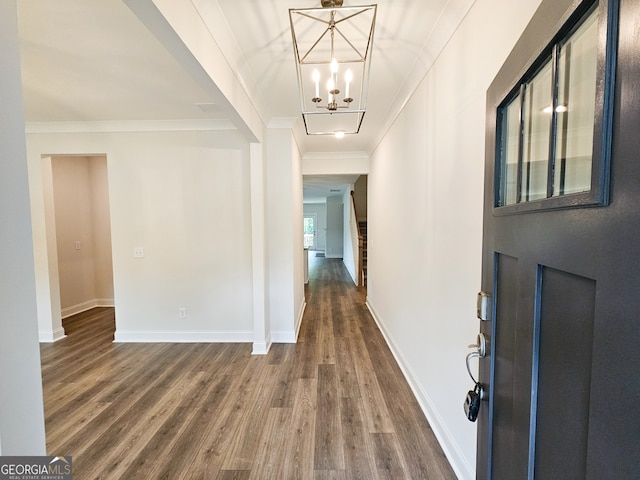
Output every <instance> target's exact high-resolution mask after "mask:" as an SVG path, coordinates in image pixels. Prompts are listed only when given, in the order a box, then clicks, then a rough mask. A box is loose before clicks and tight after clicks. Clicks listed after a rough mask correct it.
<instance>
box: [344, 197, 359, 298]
mask: <svg viewBox="0 0 640 480" xmlns="http://www.w3.org/2000/svg"><path fill="white" fill-rule="evenodd" d="M351 188H352V187H350V188H349V190H347V191H346V192H345V193H344V195H343V196H342V207H343V213H342V218H343V220H344V222H343V225H342V230H343V232H344V236H343V237H344V238H343V244H342V245H343V247H342V253H343V254H342V262H343V263H344V265H345V267H347V271H348V272H349V275H351V278H352V279H353V282H354V283H355V284H356V285H359V284H360V280H359V279H358V265H357V263H358V262H357V259H358V250H359V239H358V227H357V224H356V216H355V212H354V209H353V207H352V205H353V200H352V199H351Z"/></svg>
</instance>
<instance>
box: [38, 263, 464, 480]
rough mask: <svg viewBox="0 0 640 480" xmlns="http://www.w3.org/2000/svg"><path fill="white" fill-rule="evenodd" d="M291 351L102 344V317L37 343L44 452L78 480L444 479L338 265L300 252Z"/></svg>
mask: <svg viewBox="0 0 640 480" xmlns="http://www.w3.org/2000/svg"><path fill="white" fill-rule="evenodd" d="M310 260H311V262H310V281H309V285H308V286H307V288H306V292H305V295H306V298H307V308H306V311H305V316H304V319H303V321H302V325H301V330H300V337H299V342H298V343H297V344H275V345H273V346H272V348H271V350H270V352H269V354H268V355H265V356H253V355H251V346H250V345H248V344H114V343H112V340H113V333H114V328H115V327H114V311H113V309H111V308H97V309H94V310H91V311H89V312H85V313H82V314H79V315H76V316H74V317H70V318H69V319H67V320H65V322H64V327H65V330H66V332H67V335H68V336H67V338H65V339H64V340H61V341H59V342H57V343H55V344H43V345H41V360H42V377H43V388H44V400H45V416H46V429H47V451H48V453H49V454H50V455H72V456H73V473H74V478H75V479H76V480H84V479H116V478H122V479H127V480H129V479H203V480H204V479H206V480H232V479H235V480H252V479H259V480H265V479H277V480H289V479H309V480H329V479H333V480H351V479H363V480H372V479H380V480H383V479H384V480H386V479H393V480H397V479H453V478H455V475H454V473H453V471H452V469H451V467H450V466H449V463H448V462H447V459H446V458H445V456H444V455H443V453H442V450H441V449H440V446H439V445H438V443H437V441H436V439H435V437H434V435H433V432H432V431H431V428H430V427H429V424H428V422H427V421H426V419H425V417H424V415H423V414H422V412H421V410H420V408H419V406H418V403H417V401H416V399H415V397H414V396H413V394H412V392H411V390H410V389H409V386H408V384H407V383H406V381H405V379H404V377H403V376H402V373H401V372H400V369H399V368H398V366H397V364H396V363H395V360H394V358H393V356H392V355H391V353H390V351H389V349H388V347H387V345H386V343H385V341H384V339H383V337H382V335H381V334H380V332H379V330H378V328H377V326H376V325H375V323H374V321H373V319H372V318H371V316H370V315H369V313H368V311H367V309H366V306H365V304H364V292H363V291H362V290H360V289H357V288H356V287H354V286H353V284H352V282H351V280H350V278H349V277H348V273H347V272H346V269H345V268H344V265H343V264H342V262H341V260H336V259H325V258H311V259H310Z"/></svg>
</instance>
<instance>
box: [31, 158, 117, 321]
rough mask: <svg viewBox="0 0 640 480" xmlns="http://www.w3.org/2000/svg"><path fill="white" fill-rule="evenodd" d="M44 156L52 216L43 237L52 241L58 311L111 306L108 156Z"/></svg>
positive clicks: (67, 313) (63, 314)
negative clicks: (58, 290) (58, 301)
mask: <svg viewBox="0 0 640 480" xmlns="http://www.w3.org/2000/svg"><path fill="white" fill-rule="evenodd" d="M43 161H44V162H45V166H48V165H46V163H48V162H50V165H51V170H50V172H51V177H50V181H47V180H45V185H44V188H45V202H46V203H47V204H48V208H47V210H48V211H49V212H52V213H53V218H54V222H52V223H51V222H47V224H48V225H47V237H48V239H49V240H48V243H49V244H50V245H51V242H52V241H55V243H54V244H55V254H56V255H57V266H58V279H59V286H60V315H61V317H62V318H63V319H64V318H66V317H69V316H71V315H75V314H77V313H80V312H83V311H86V310H89V309H92V308H95V307H113V306H114V293H113V264H112V253H111V222H110V210H109V191H108V179H107V158H106V156H105V155H87V156H83V155H54V156H51V157H45V158H44V159H43ZM45 170H48V169H45ZM51 250H53V248H52V249H51ZM51 253H53V252H51Z"/></svg>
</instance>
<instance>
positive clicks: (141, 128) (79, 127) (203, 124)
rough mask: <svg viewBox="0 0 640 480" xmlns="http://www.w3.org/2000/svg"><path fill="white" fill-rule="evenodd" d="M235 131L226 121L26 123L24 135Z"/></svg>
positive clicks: (230, 123) (229, 122) (228, 121)
mask: <svg viewBox="0 0 640 480" xmlns="http://www.w3.org/2000/svg"><path fill="white" fill-rule="evenodd" d="M218 130H237V128H236V127H235V126H234V124H233V123H232V122H231V121H230V120H227V119H206V120H131V121H95V122H26V123H25V132H26V133H114V132H186V131H218Z"/></svg>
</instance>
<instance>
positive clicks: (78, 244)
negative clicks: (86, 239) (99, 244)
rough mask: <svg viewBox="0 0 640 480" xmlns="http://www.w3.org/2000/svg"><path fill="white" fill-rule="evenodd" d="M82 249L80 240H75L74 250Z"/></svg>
mask: <svg viewBox="0 0 640 480" xmlns="http://www.w3.org/2000/svg"><path fill="white" fill-rule="evenodd" d="M81 248H82V243H81V242H80V240H76V250H80V249H81Z"/></svg>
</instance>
